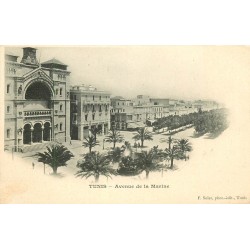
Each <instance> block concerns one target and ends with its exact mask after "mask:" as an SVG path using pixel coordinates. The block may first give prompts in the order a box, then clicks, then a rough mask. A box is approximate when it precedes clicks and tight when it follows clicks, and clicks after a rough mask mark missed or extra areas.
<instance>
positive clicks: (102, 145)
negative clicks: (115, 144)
mask: <svg viewBox="0 0 250 250" xmlns="http://www.w3.org/2000/svg"><path fill="white" fill-rule="evenodd" d="M104 142H105V138H103V140H102V149H104Z"/></svg>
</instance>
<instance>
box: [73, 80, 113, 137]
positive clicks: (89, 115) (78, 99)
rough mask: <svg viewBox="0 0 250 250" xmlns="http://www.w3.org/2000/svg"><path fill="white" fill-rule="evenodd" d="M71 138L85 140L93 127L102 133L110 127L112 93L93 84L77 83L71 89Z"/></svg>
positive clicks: (106, 131) (105, 132)
mask: <svg viewBox="0 0 250 250" xmlns="http://www.w3.org/2000/svg"><path fill="white" fill-rule="evenodd" d="M70 100H71V115H70V125H71V138H72V139H73V140H83V139H84V138H85V137H88V135H89V134H90V131H91V129H92V128H98V129H99V131H100V132H101V133H102V134H107V133H108V131H109V129H110V93H109V92H107V91H100V90H97V89H96V88H94V87H92V86H91V85H89V86H85V85H75V86H72V87H71V90H70Z"/></svg>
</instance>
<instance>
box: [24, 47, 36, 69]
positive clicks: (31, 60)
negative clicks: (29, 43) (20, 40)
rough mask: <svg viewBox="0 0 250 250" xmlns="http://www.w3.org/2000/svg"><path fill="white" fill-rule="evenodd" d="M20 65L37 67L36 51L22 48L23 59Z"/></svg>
mask: <svg viewBox="0 0 250 250" xmlns="http://www.w3.org/2000/svg"><path fill="white" fill-rule="evenodd" d="M21 63H24V64H29V65H37V66H38V65H39V63H38V61H37V58H36V49H35V48H31V47H25V48H23V58H22V60H21Z"/></svg>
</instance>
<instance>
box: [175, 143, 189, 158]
mask: <svg viewBox="0 0 250 250" xmlns="http://www.w3.org/2000/svg"><path fill="white" fill-rule="evenodd" d="M176 147H177V148H178V149H180V151H181V152H182V154H183V156H184V158H185V160H186V158H187V156H186V152H190V151H192V146H191V144H190V142H189V140H188V139H180V140H178V141H177V144H176Z"/></svg>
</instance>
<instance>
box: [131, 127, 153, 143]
mask: <svg viewBox="0 0 250 250" xmlns="http://www.w3.org/2000/svg"><path fill="white" fill-rule="evenodd" d="M133 139H135V140H140V141H141V147H143V143H144V141H145V140H151V141H152V140H153V135H152V133H150V132H149V131H148V130H147V129H146V128H145V127H143V128H139V129H138V130H137V134H136V135H134V137H133Z"/></svg>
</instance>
